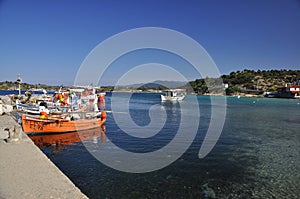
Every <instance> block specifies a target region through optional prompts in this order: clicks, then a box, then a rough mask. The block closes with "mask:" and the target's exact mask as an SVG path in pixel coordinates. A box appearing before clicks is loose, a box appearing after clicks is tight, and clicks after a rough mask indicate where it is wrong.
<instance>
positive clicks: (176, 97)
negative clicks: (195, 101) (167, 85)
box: [161, 89, 186, 102]
mask: <svg viewBox="0 0 300 199" xmlns="http://www.w3.org/2000/svg"><path fill="white" fill-rule="evenodd" d="M185 96H186V90H185V89H169V90H165V91H164V94H163V95H161V101H162V102H168V101H169V102H178V101H182V100H183V99H184V98H185Z"/></svg>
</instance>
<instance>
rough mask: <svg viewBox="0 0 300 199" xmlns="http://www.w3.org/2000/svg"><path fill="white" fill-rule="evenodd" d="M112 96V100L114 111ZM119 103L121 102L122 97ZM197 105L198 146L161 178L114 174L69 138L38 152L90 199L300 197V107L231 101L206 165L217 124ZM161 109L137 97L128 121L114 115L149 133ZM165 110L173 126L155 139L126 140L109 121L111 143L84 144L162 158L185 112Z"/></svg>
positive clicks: (204, 102) (151, 97) (103, 139)
mask: <svg viewBox="0 0 300 199" xmlns="http://www.w3.org/2000/svg"><path fill="white" fill-rule="evenodd" d="M110 96H111V95H110V94H108V95H107V97H106V103H107V109H108V110H110ZM117 97H120V98H122V97H123V96H122V93H119V94H118V95H117ZM185 100H187V101H188V100H189V96H188V97H187V98H186V99H185ZM198 102H199V106H200V111H201V116H200V122H199V129H198V134H197V136H196V138H195V140H194V142H193V143H192V145H191V146H190V147H189V149H188V150H187V151H186V152H185V153H184V154H183V155H182V156H181V157H180V158H179V159H178V160H176V161H175V162H174V163H172V164H171V165H169V166H167V167H165V168H163V169H161V170H158V171H154V172H149V173H143V174H133V173H125V172H121V171H117V170H114V169H111V168H109V167H107V166H105V165H103V164H102V163H100V162H99V161H98V160H97V159H95V158H94V157H93V156H92V155H91V154H90V153H89V151H88V150H87V149H86V148H85V145H84V144H83V143H82V142H80V141H79V140H78V139H77V140H76V139H74V136H73V137H72V136H71V137H72V138H71V141H69V142H67V141H66V142H64V141H63V139H70V138H61V137H59V138H55V137H54V138H53V137H52V138H53V139H54V140H56V141H54V142H53V140H52V142H51V143H48V144H41V139H39V144H38V145H39V147H41V148H42V151H43V152H44V153H45V154H46V155H47V156H48V157H49V158H50V159H51V160H52V161H53V162H54V163H55V164H56V165H57V166H58V167H59V168H60V169H61V170H62V171H63V172H64V173H65V174H66V175H67V176H68V177H69V178H70V179H71V180H72V181H73V182H74V183H75V185H76V186H77V187H79V188H80V189H81V190H82V192H83V193H85V194H86V195H87V196H88V197H90V198H299V197H300V191H299V187H300V172H299V171H300V158H299V157H300V156H299V152H300V134H299V133H300V100H289V99H265V98H240V99H238V98H236V97H228V98H227V115H226V121H225V125H224V128H223V131H222V134H221V137H220V139H219V140H218V142H217V145H216V146H215V147H214V149H213V150H212V151H211V152H210V153H209V155H208V156H206V157H205V158H204V159H199V158H198V152H199V149H200V146H201V143H202V141H203V138H204V136H205V133H206V131H207V128H208V125H209V122H210V113H211V111H210V110H211V105H210V97H205V96H199V97H198ZM155 104H159V105H161V103H160V97H159V95H158V94H153V93H152V94H149V93H142V94H141V93H136V94H134V95H133V96H132V98H131V100H130V110H129V114H126V113H121V112H120V113H115V114H124V117H129V115H130V116H131V117H132V118H133V120H134V121H135V122H136V123H137V124H138V125H140V126H145V125H147V124H149V122H150V117H149V108H150V107H151V106H152V105H155ZM162 106H163V107H164V108H165V110H166V112H167V123H166V125H165V126H164V128H163V129H162V130H161V131H160V132H159V133H158V134H157V135H155V136H153V137H150V138H145V139H141V138H140V139H139V138H134V137H131V136H129V135H127V134H126V133H124V132H123V131H122V130H121V129H119V127H118V125H116V123H115V121H114V117H113V115H112V114H111V113H108V118H107V124H106V129H107V132H106V135H105V134H100V133H97V132H96V133H95V132H93V133H91V134H89V135H90V136H89V135H88V134H87V135H86V140H85V141H84V142H85V144H87V145H102V146H105V145H106V144H107V142H114V143H115V144H116V145H117V146H118V147H121V148H123V149H126V150H128V151H132V152H139V153H145V152H150V151H154V150H158V149H160V148H162V147H163V146H165V145H166V144H168V143H169V142H170V141H171V140H172V138H174V136H175V134H176V132H177V129H178V126H179V123H180V104H178V103H177V104H168V103H166V104H162ZM69 137H70V136H69ZM75 137H76V136H75ZM48 139H50V140H51V138H48ZM45 140H46V139H45ZM45 140H44V141H45ZM49 142H50V141H49ZM112 150H114V149H112Z"/></svg>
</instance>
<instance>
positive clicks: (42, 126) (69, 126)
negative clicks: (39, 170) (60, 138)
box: [22, 114, 106, 134]
mask: <svg viewBox="0 0 300 199" xmlns="http://www.w3.org/2000/svg"><path fill="white" fill-rule="evenodd" d="M105 122H106V119H105V118H104V119H101V118H94V119H79V120H67V119H56V118H51V119H39V118H38V117H34V116H29V115H27V114H23V115H22V128H23V132H25V133H42V134H49V133H66V132H75V131H84V130H90V129H96V128H99V127H101V126H103V125H104V124H105Z"/></svg>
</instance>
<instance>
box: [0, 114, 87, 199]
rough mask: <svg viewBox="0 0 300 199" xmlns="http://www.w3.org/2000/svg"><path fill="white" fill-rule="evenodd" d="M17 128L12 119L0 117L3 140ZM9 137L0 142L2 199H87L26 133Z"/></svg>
mask: <svg viewBox="0 0 300 199" xmlns="http://www.w3.org/2000/svg"><path fill="white" fill-rule="evenodd" d="M16 125H18V124H17V123H16V122H15V121H14V120H13V119H12V118H11V117H10V116H8V115H4V116H0V131H2V132H0V133H2V134H3V135H4V138H5V136H6V135H7V134H11V132H10V131H12V130H10V131H9V129H13V130H14V129H16ZM12 126H13V128H12ZM5 129H6V130H5ZM18 133H19V135H17V134H18ZM10 136H11V135H8V138H7V139H0V198H30V199H35V198H43V199H44V198H76V199H77V198H80V199H81V198H87V196H85V195H84V194H83V193H81V191H80V190H79V189H78V188H77V187H76V186H75V185H74V184H73V183H72V182H71V180H70V179H69V178H68V177H66V176H65V175H64V174H63V173H62V172H61V171H60V170H59V169H58V168H57V167H56V166H55V165H54V164H53V163H52V162H51V161H50V160H49V159H48V158H47V156H46V155H45V154H43V153H42V152H41V151H40V149H39V148H38V147H36V146H35V145H34V143H33V142H32V141H31V140H30V138H29V137H28V136H27V135H26V134H24V133H23V132H22V131H20V132H14V135H13V137H14V138H13V139H10ZM16 138H18V139H16Z"/></svg>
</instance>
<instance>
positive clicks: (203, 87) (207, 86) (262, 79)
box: [0, 69, 300, 95]
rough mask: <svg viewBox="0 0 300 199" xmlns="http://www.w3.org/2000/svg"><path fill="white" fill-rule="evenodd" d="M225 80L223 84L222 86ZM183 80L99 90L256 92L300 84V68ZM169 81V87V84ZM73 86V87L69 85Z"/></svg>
mask: <svg viewBox="0 0 300 199" xmlns="http://www.w3.org/2000/svg"><path fill="white" fill-rule="evenodd" d="M221 83H223V87H220V85H221ZM180 84H182V82H181V83H180V82H168V81H156V82H152V83H151V82H150V83H147V84H142V85H132V86H126V87H118V88H115V87H113V86H102V87H99V88H98V89H97V90H98V91H99V92H109V91H128V90H131V91H161V90H165V89H166V88H167V87H168V88H185V89H187V91H188V92H189V93H196V94H200V95H205V94H218V93H223V91H224V88H225V92H226V94H227V95H236V94H243V93H244V94H254V95H260V94H262V93H264V92H267V91H268V92H273V91H276V90H277V88H279V87H282V86H285V85H286V84H300V70H257V71H254V70H248V69H245V70H243V71H235V72H231V73H230V74H227V75H226V74H225V75H222V76H221V77H219V78H209V77H206V78H201V79H196V80H194V81H190V82H189V84H188V85H180ZM166 85H167V87H166ZM18 86H19V84H18V82H11V81H5V82H0V90H17V89H18ZM61 87H62V88H63V87H64V86H63V85H60V86H49V85H45V84H29V83H22V84H21V89H22V90H30V89H46V90H55V91H57V90H58V89H59V88H61ZM68 88H70V87H68Z"/></svg>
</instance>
